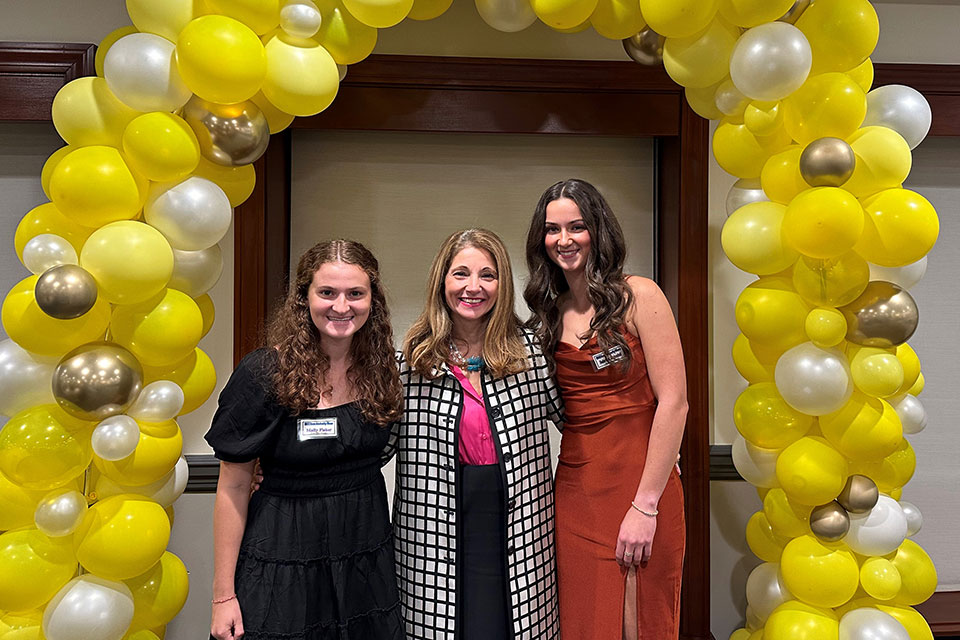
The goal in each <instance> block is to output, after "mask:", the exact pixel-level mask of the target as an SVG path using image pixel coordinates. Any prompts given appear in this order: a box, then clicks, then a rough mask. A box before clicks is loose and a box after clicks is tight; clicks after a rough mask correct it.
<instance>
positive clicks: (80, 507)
mask: <svg viewBox="0 0 960 640" xmlns="http://www.w3.org/2000/svg"><path fill="white" fill-rule="evenodd" d="M86 513H87V499H86V498H85V497H84V496H83V494H82V493H80V492H79V491H77V490H76V489H56V490H54V491H51V492H50V493H48V494H47V495H46V496H44V498H43V500H41V501H40V504H38V505H37V509H36V511H34V514H33V522H34V524H36V525H37V529H40V531H43V532H44V533H45V534H47V535H48V536H50V537H51V538H59V537H61V536H68V535H70V534H71V533H73V532H74V531H76V529H77V527H79V526H80V522H81V521H82V520H83V516H84V514H86Z"/></svg>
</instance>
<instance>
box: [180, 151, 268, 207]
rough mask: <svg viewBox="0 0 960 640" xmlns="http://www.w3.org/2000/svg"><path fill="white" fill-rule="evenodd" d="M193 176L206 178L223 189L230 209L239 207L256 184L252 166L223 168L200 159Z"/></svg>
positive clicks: (254, 171) (255, 174) (255, 173)
mask: <svg viewBox="0 0 960 640" xmlns="http://www.w3.org/2000/svg"><path fill="white" fill-rule="evenodd" d="M193 173H194V175H197V176H200V177H201V178H206V179H207V180H210V181H211V182H215V183H216V184H217V186H218V187H220V188H221V189H223V192H224V193H225V194H227V198H228V199H229V200H230V206H231V207H237V206H239V205H240V204H241V203H242V202H243V201H244V200H246V199H247V198H249V197H250V194H251V193H253V188H254V186H255V185H256V183H257V172H256V170H255V169H254V168H253V165H252V164H245V165H242V166H239V167H224V166H222V165H219V164H214V163H213V162H210V161H209V160H207V159H206V158H200V164H198V165H197V168H196V170H195V171H194V172H193Z"/></svg>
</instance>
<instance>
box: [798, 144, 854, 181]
mask: <svg viewBox="0 0 960 640" xmlns="http://www.w3.org/2000/svg"><path fill="white" fill-rule="evenodd" d="M856 163H857V158H856V156H855V155H854V153H853V149H852V148H850V145H849V144H847V143H846V141H845V140H841V139H840V138H819V139H817V140H814V141H813V142H811V143H810V144H808V145H807V146H806V147H804V149H803V153H801V154H800V175H801V176H803V179H804V180H806V182H807V184H809V185H810V186H811V187H839V186H840V185H842V184H843V183H844V182H846V181H847V180H849V179H850V176H851V175H853V168H854V166H855V165H856Z"/></svg>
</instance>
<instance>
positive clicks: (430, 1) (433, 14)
mask: <svg viewBox="0 0 960 640" xmlns="http://www.w3.org/2000/svg"><path fill="white" fill-rule="evenodd" d="M452 4H453V0H413V7H412V8H411V9H410V13H408V14H407V17H408V18H410V19H411V20H433V19H434V18H439V17H440V16H441V15H443V14H444V13H446V11H447V9H449V8H450V5H452Z"/></svg>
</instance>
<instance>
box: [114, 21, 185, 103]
mask: <svg viewBox="0 0 960 640" xmlns="http://www.w3.org/2000/svg"><path fill="white" fill-rule="evenodd" d="M175 49H176V47H175V45H174V44H173V43H172V42H170V41H169V40H167V39H165V38H161V37H160V36H157V35H153V34H152V33H131V34H130V35H128V36H124V37H122V38H120V39H119V40H117V41H116V42H114V43H113V45H111V46H110V50H109V51H107V55H106V57H105V58H104V60H103V76H104V78H106V80H107V85H108V86H109V87H110V90H111V91H113V93H114V95H116V96H117V98H119V99H120V100H121V102H123V103H125V104H126V105H127V106H129V107H131V108H133V109H136V110H137V111H176V110H177V109H179V108H180V107H182V106H183V105H184V104H186V102H187V100H189V99H190V96H191V95H193V94H192V93H191V92H190V89H188V88H187V85H185V84H184V83H183V79H182V78H181V77H180V72H179V71H178V70H177V63H176V60H175V59H174V55H175V53H174V50H175Z"/></svg>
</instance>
